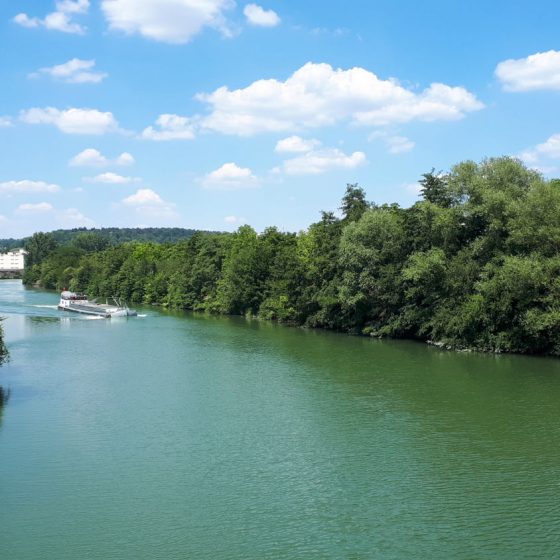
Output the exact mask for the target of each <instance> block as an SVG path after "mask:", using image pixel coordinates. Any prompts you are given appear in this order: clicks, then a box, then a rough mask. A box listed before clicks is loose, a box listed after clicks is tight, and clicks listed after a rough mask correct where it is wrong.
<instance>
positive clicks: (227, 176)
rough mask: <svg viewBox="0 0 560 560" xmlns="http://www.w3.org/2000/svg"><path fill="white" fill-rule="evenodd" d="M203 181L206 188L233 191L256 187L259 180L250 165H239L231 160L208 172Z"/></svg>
mask: <svg viewBox="0 0 560 560" xmlns="http://www.w3.org/2000/svg"><path fill="white" fill-rule="evenodd" d="M201 183H202V186H203V187H204V188H206V189H215V190H227V191H231V190H238V189H250V188H254V187H256V186H258V183H259V181H258V179H257V177H256V176H255V175H253V172H252V171H251V169H249V168H248V167H239V166H238V165H237V164H236V163H233V162H230V163H224V164H223V165H222V166H221V167H219V168H218V169H216V170H214V171H212V172H210V173H208V174H206V175H205V176H204V177H203V178H202V179H201Z"/></svg>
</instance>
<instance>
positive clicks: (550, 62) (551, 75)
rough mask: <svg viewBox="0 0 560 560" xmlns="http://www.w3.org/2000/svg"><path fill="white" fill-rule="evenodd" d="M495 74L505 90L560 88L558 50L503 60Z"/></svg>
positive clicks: (559, 54) (559, 56)
mask: <svg viewBox="0 0 560 560" xmlns="http://www.w3.org/2000/svg"><path fill="white" fill-rule="evenodd" d="M495 74H496V76H497V78H498V79H499V80H500V81H501V82H502V86H503V88H504V89H505V90H506V91H531V90H533V91H534V90H546V89H560V51H553V50H550V51H547V52H539V53H536V54H532V55H530V56H528V57H526V58H518V59H509V60H504V61H503V62H500V63H499V64H498V66H496V70H495Z"/></svg>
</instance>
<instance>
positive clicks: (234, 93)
mask: <svg viewBox="0 0 560 560" xmlns="http://www.w3.org/2000/svg"><path fill="white" fill-rule="evenodd" d="M197 98H198V99H199V100H201V101H203V102H205V103H207V104H208V105H209V106H210V107H211V113H210V115H208V116H207V117H205V118H204V119H202V122H201V126H202V127H204V128H207V129H210V130H215V131H218V132H221V133H224V134H237V135H240V136H251V135H254V134H258V133H263V132H285V131H291V130H300V129H308V128H316V127H320V126H327V125H334V124H336V123H337V122H348V121H349V122H351V123H353V124H358V125H367V126H385V125H388V124H392V123H404V122H409V121H413V120H420V121H436V120H454V119H460V118H462V117H464V116H465V115H466V114H467V113H468V112H471V111H477V110H479V109H482V108H483V107H484V105H483V104H482V103H481V102H480V101H479V100H478V99H477V98H476V97H475V96H474V95H473V94H472V93H470V92H469V91H467V90H466V89H465V88H463V87H450V86H448V85H445V84H440V83H434V84H432V85H430V86H429V87H428V88H426V89H425V90H424V91H422V92H419V93H416V92H414V91H413V90H411V89H407V88H405V87H403V86H401V85H400V84H399V83H398V82H397V81H396V80H395V79H388V80H383V79H380V78H378V77H377V76H376V75H375V74H374V73H372V72H370V71H368V70H366V69H364V68H359V67H356V68H351V69H349V70H342V69H334V68H332V67H331V66H330V65H329V64H314V63H311V62H309V63H307V64H305V65H304V66H302V67H301V68H300V69H299V70H297V71H296V72H294V74H292V75H291V76H290V77H289V78H288V79H287V80H286V81H284V82H281V81H278V80H275V79H268V80H257V81H256V82H253V83H252V84H250V85H249V86H247V87H246V88H243V89H237V90H230V89H228V88H227V87H225V86H223V87H220V88H218V89H217V90H215V91H214V92H213V93H209V94H199V95H197Z"/></svg>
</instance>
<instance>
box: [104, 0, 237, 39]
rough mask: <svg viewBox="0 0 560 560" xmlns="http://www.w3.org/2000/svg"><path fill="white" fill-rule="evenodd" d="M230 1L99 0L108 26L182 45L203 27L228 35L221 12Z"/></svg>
mask: <svg viewBox="0 0 560 560" xmlns="http://www.w3.org/2000/svg"><path fill="white" fill-rule="evenodd" d="M234 5H235V3H234V2H233V0H102V2H101V8H102V10H103V13H104V14H105V18H106V19H107V21H108V22H109V27H110V28H111V29H113V30H117V31H122V32H124V33H126V34H128V35H132V34H139V35H142V36H143V37H147V38H148V39H153V40H155V41H163V42H165V43H175V44H184V43H188V42H189V41H191V40H192V39H193V37H194V36H195V35H197V34H198V33H200V32H201V31H202V29H203V28H205V27H212V28H215V29H218V30H220V31H221V32H222V33H223V34H225V35H228V34H229V30H228V27H227V25H226V21H225V17H224V12H225V11H226V10H228V9H229V8H232V7H233V6H234Z"/></svg>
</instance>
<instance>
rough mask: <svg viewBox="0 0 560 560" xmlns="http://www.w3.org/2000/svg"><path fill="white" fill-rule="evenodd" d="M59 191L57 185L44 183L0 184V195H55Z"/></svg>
mask: <svg viewBox="0 0 560 560" xmlns="http://www.w3.org/2000/svg"><path fill="white" fill-rule="evenodd" d="M59 190H60V187H59V186H58V185H55V184H53V183H46V182H45V181H30V180H29V179H23V180H22V181H5V182H4V183H0V193H11V194H17V193H45V192H46V193H55V192H58V191H59Z"/></svg>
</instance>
